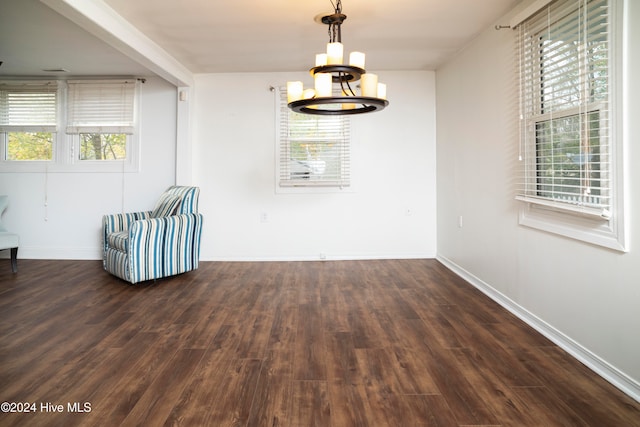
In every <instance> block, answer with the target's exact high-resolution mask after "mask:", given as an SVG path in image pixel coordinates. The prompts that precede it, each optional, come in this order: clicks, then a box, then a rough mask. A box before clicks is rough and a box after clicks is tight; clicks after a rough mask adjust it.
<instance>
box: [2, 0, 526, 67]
mask: <svg viewBox="0 0 640 427" xmlns="http://www.w3.org/2000/svg"><path fill="white" fill-rule="evenodd" d="M85 1H87V0H85ZM95 1H96V2H100V1H103V2H104V3H106V4H107V5H108V6H110V7H111V8H112V9H113V10H114V11H115V12H116V13H117V14H118V15H120V16H121V17H122V18H124V19H125V20H127V21H128V22H129V23H131V24H132V25H133V26H134V27H136V28H137V29H138V30H140V31H141V32H142V33H144V34H145V35H146V36H147V37H149V38H150V39H151V40H152V41H153V42H155V43H156V44H157V45H159V46H160V47H161V48H163V49H164V50H165V51H166V52H168V53H169V54H170V55H171V56H173V57H174V58H175V59H176V60H177V61H178V62H180V63H181V64H182V65H183V66H184V67H186V68H187V69H188V70H189V71H191V72H192V73H219V72H272V71H297V70H306V69H308V68H310V67H311V66H313V61H314V59H315V56H314V55H315V53H319V52H321V51H324V46H325V43H326V42H327V41H328V34H327V27H326V25H323V24H319V23H317V22H316V21H315V20H314V18H315V17H316V16H321V15H328V14H330V13H332V12H333V6H332V3H331V0H271V1H266V0H257V1H256V0H228V1H220V0H218V1H216V0H181V1H176V0H135V1H132V0H95ZM334 1H335V0H334ZM519 2H520V0H395V1H388V2H382V1H376V0H344V1H343V3H342V11H343V13H344V14H346V15H347V20H346V21H345V22H344V24H343V25H342V41H343V44H344V45H345V52H350V51H353V50H359V51H362V52H365V53H366V54H367V59H366V61H367V63H366V66H367V68H368V69H373V70H378V71H382V70H433V69H437V68H438V67H439V66H440V65H442V64H443V63H444V62H446V61H447V60H448V59H450V58H451V57H452V56H453V55H455V53H456V52H457V51H459V50H460V49H461V48H462V47H464V46H465V45H466V44H467V43H469V42H470V41H471V40H472V39H473V38H474V37H475V36H476V35H477V34H478V33H479V32H481V31H483V30H484V29H486V28H487V27H490V26H493V25H494V24H496V23H497V22H496V21H497V20H498V19H499V18H500V17H501V16H503V15H504V14H505V13H506V12H508V11H509V10H510V9H512V8H513V7H514V6H515V5H516V4H518V3H519ZM0 61H3V62H4V63H3V64H2V65H1V66H0V75H11V76H42V75H52V74H54V75H60V74H65V75H148V74H149V73H150V72H149V71H148V70H147V69H146V68H145V67H143V66H142V65H140V64H139V63H138V62H136V61H134V60H133V59H130V58H129V57H127V56H126V55H124V54H122V53H120V51H119V50H117V49H116V48H114V47H111V46H110V45H109V44H107V43H106V42H104V41H102V40H101V39H99V38H97V37H96V36H94V35H92V34H90V33H88V32H87V31H85V30H83V29H82V28H80V27H78V26H77V25H76V24H74V23H73V22H72V21H71V20H69V19H67V18H65V17H63V16H62V15H60V14H58V13H57V12H55V11H53V10H52V9H50V8H49V7H48V6H46V5H45V4H44V3H42V2H41V1H40V0H0ZM59 68H64V69H66V70H68V73H65V72H45V71H42V70H44V69H59Z"/></svg>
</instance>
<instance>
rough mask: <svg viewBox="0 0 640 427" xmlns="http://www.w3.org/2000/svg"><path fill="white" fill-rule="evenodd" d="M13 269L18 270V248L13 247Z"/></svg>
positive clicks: (15, 271)
mask: <svg viewBox="0 0 640 427" xmlns="http://www.w3.org/2000/svg"><path fill="white" fill-rule="evenodd" d="M11 271H13V272H14V273H17V272H18V248H11Z"/></svg>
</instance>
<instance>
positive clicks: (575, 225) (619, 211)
mask: <svg viewBox="0 0 640 427" xmlns="http://www.w3.org/2000/svg"><path fill="white" fill-rule="evenodd" d="M567 1H571V0H567ZM577 1H581V2H582V1H584V0H576V2H577ZM553 3H554V2H550V4H549V5H548V6H547V7H551V6H552V5H553ZM607 4H608V16H609V22H608V32H607V36H608V55H609V57H608V85H609V94H608V98H607V100H606V101H604V102H599V101H596V102H585V103H584V104H583V105H581V106H580V107H575V110H574V111H572V109H570V108H567V109H565V110H563V111H559V112H557V113H554V114H553V115H551V117H552V118H553V119H558V118H562V117H570V116H572V115H581V114H585V115H589V114H590V112H591V111H592V110H594V109H596V110H597V109H598V105H601V104H603V103H608V106H609V107H608V110H607V111H606V114H607V115H608V117H607V119H608V122H609V124H608V127H606V129H605V131H606V132H604V134H600V135H599V137H600V139H601V141H602V140H603V139H604V140H605V144H604V145H603V144H602V143H601V144H599V147H603V146H604V147H605V148H606V150H607V154H608V158H609V163H608V165H607V167H608V170H607V171H606V172H607V174H608V179H609V180H610V185H609V186H608V188H607V191H608V197H609V200H610V203H609V205H608V209H603V208H600V207H595V208H594V207H590V206H587V205H586V204H575V203H570V202H562V201H559V200H549V199H546V198H539V197H536V195H535V194H532V192H534V190H532V188H531V182H536V179H537V178H536V175H537V174H538V172H539V170H538V168H537V167H536V162H537V161H538V156H537V153H536V151H535V150H536V146H537V140H536V126H535V124H536V123H541V122H544V119H545V117H546V120H549V115H548V113H547V112H544V113H542V112H543V105H544V104H543V103H544V102H545V101H544V87H543V86H542V84H543V83H542V82H541V83H540V97H539V99H538V100H537V101H536V102H535V103H534V105H535V106H537V107H539V110H538V111H539V112H540V114H537V115H534V116H529V117H527V116H526V109H525V108H523V104H522V103H523V100H522V99H523V98H522V97H523V96H524V95H523V93H522V90H523V88H522V83H521V86H520V89H519V90H520V92H521V93H520V94H519V96H520V97H521V101H520V102H521V104H520V106H521V107H520V126H521V141H520V162H519V163H520V165H519V169H520V174H521V178H522V180H523V188H520V189H519V190H518V193H517V195H516V199H517V200H519V201H521V202H522V203H521V204H520V207H519V216H518V221H519V224H520V225H524V226H527V227H531V228H535V229H538V230H542V231H546V232H549V233H553V234H558V235H561V236H564V237H568V238H571V239H575V240H579V241H583V242H586V243H590V244H593V245H597V246H602V247H605V248H609V249H614V250H617V251H622V252H626V251H627V250H628V239H627V236H626V230H627V229H628V227H626V215H625V204H624V195H625V193H624V169H625V167H624V156H623V152H624V150H625V139H624V135H623V132H622V130H623V127H622V125H623V123H622V117H623V114H622V106H623V105H624V100H623V96H624V91H623V90H622V82H623V76H622V43H621V40H622V37H621V36H622V34H623V33H622V22H623V20H622V16H623V15H622V8H623V5H622V4H620V2H619V1H618V0H607ZM543 10H546V8H545V9H543ZM537 12H538V11H536V13H537ZM533 15H535V13H534V14H533ZM533 15H531V16H533ZM531 16H530V17H531ZM527 19H528V18H525V19H524V21H526V20H527ZM520 43H522V41H521V40H518V41H517V42H516V46H517V48H516V54H515V55H516V60H517V63H518V65H519V66H520V63H519V62H520V55H521V49H523V48H522V47H521V44H520ZM537 63H538V67H542V66H543V65H542V59H540V61H538V62H537ZM518 72H519V73H522V70H520V69H519V71H518ZM600 120H601V121H602V120H603V119H602V117H600ZM600 130H602V126H600ZM527 182H528V183H529V185H530V188H527V187H526V186H527ZM534 187H537V184H535V185H534Z"/></svg>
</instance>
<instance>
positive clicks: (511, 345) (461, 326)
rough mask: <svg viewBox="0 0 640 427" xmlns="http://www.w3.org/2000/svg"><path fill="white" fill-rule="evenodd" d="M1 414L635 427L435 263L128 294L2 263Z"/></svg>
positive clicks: (582, 372)
mask: <svg viewBox="0 0 640 427" xmlns="http://www.w3.org/2000/svg"><path fill="white" fill-rule="evenodd" d="M0 401H2V402H14V405H13V408H14V409H16V410H18V409H22V410H23V411H24V410H25V405H24V404H25V403H28V404H29V409H30V410H31V409H35V411H32V412H31V413H2V414H0V425H1V426H24V425H29V426H39V425H41V426H49V425H60V426H62V425H64V426H72V425H83V426H84V425H86V426H96V425H109V426H117V425H131V426H142V425H144V426H162V425H167V426H169V425H175V426H269V427H273V426H292V427H293V426H305V427H307V426H323V427H325V426H333V427H349V426H372V427H380V426H402V427H414V426H599V427H600V426H640V404H638V403H637V402H635V401H634V400H632V399H631V398H629V397H628V396H626V395H624V394H623V393H622V392H620V391H619V390H617V389H616V388H614V387H613V386H611V385H610V384H609V383H607V382H606V381H604V380H603V379H602V378H600V377H598V376H597V375H595V374H594V373H592V372H591V371H590V370H589V369H587V368H585V367H584V366H583V365H581V364H580V363H579V362H577V361H576V360H574V359H572V358H571V357H570V356H568V355H567V354H566V353H565V352H563V351H562V350H561V349H559V348H558V347H557V346H555V345H554V344H553V343H551V342H550V341H548V340H547V339H545V338H544V337H542V336H541V335H539V334H538V333H536V332H535V331H533V330H532V329H531V328H529V327H528V326H526V325H524V324H523V323H522V322H521V321H519V320H518V319H517V318H515V317H514V316H513V315H511V314H510V313H509V312H507V311H506V310H504V309H503V308H501V307H499V306H498V305H497V304H495V303H494V302H492V301H491V300H490V299H488V298H487V297H485V296H484V295H483V294H481V293H480V292H479V291H477V290H475V289H474V288H473V287H472V286H470V285H469V284H467V283H466V282H464V281H463V280H462V279H460V278H458V277H457V276H456V275H454V274H453V273H452V272H450V271H449V270H447V269H446V268H445V267H443V266H442V265H441V264H439V263H438V262H437V261H435V260H380V261H333V262H269V263H266V262H265V263H258V262H256V263H249V262H247V263H231V262H204V263H201V266H200V268H199V269H198V270H197V271H194V272H190V273H187V274H184V275H182V276H178V277H175V278H171V279H164V280H160V281H157V282H155V283H144V284H142V285H138V286H132V285H129V284H127V283H125V282H122V281H120V280H118V279H116V278H115V277H112V276H110V275H108V274H107V273H105V272H104V271H103V270H102V265H101V263H100V262H97V261H40V260H20V261H19V272H18V274H15V275H14V274H12V273H11V269H10V267H9V264H8V261H7V263H6V265H4V263H3V264H0ZM32 403H33V404H35V406H33V405H31V404H32ZM19 404H22V405H21V406H20V405H19ZM49 405H51V406H49ZM58 405H62V410H61V411H58V410H59V409H60V408H61V407H60V406H58ZM3 408H5V406H3ZM80 410H81V411H80Z"/></svg>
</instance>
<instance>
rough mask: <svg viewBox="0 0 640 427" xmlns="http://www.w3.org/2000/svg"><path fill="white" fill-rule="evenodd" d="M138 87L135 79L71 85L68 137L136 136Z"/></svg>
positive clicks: (68, 109) (80, 81)
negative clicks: (136, 95)
mask: <svg viewBox="0 0 640 427" xmlns="http://www.w3.org/2000/svg"><path fill="white" fill-rule="evenodd" d="M136 87H137V81H136V80H134V79H132V80H120V81H117V80H116V81H114V80H108V81H107V80H104V81H96V80H74V81H69V82H68V90H67V133H69V134H78V133H114V134H128V135H131V134H133V133H134V131H135V121H136V117H135V94H136Z"/></svg>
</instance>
